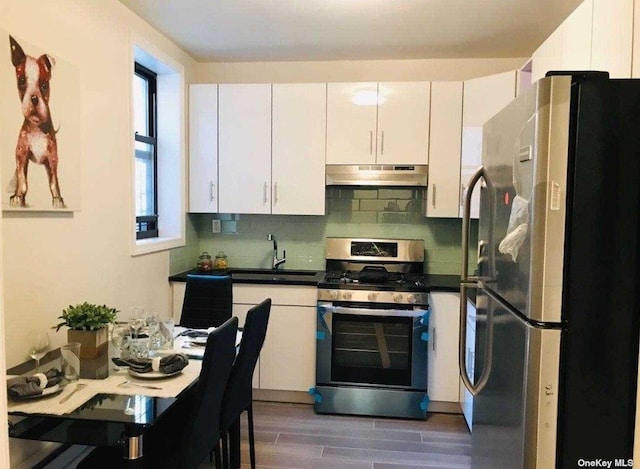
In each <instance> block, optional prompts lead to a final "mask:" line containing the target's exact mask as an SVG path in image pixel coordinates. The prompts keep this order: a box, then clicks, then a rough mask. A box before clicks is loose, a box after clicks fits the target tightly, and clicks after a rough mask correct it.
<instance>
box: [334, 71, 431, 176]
mask: <svg viewBox="0 0 640 469" xmlns="http://www.w3.org/2000/svg"><path fill="white" fill-rule="evenodd" d="M430 97H431V86H430V83H429V82H396V83H329V84H328V85H327V164H409V165H426V164H427V162H428V152H429V107H430Z"/></svg>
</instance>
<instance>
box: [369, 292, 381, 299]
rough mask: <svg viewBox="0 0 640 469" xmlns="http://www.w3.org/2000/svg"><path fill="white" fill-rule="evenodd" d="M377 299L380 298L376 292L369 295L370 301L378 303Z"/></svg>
mask: <svg viewBox="0 0 640 469" xmlns="http://www.w3.org/2000/svg"><path fill="white" fill-rule="evenodd" d="M377 297H378V294H377V293H374V292H371V293H369V294H368V295H367V298H368V299H369V301H376V298H377Z"/></svg>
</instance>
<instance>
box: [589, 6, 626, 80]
mask: <svg viewBox="0 0 640 469" xmlns="http://www.w3.org/2000/svg"><path fill="white" fill-rule="evenodd" d="M592 1H593V29H592V46H591V68H592V69H593V70H605V71H607V72H609V75H610V76H611V78H631V54H632V44H633V0H592Z"/></svg>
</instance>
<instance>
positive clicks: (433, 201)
mask: <svg viewBox="0 0 640 469" xmlns="http://www.w3.org/2000/svg"><path fill="white" fill-rule="evenodd" d="M431 205H432V206H433V207H434V208H435V206H436V185H435V184H434V185H433V190H432V191H431Z"/></svg>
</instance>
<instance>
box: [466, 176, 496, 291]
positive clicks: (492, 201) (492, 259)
mask: <svg viewBox="0 0 640 469" xmlns="http://www.w3.org/2000/svg"><path fill="white" fill-rule="evenodd" d="M480 179H484V181H485V184H486V186H487V194H488V195H489V229H488V231H489V232H488V237H489V239H488V241H489V242H488V248H489V249H487V256H488V259H489V267H488V269H489V271H488V272H487V275H486V276H485V277H475V276H470V275H469V227H470V224H471V223H470V220H471V198H472V196H473V190H474V189H475V187H476V184H477V183H478V182H479V181H480ZM495 218H496V193H495V188H494V186H493V183H492V182H491V179H489V176H488V175H487V170H486V169H485V167H484V166H480V167H479V168H478V169H477V171H476V172H475V173H474V174H473V176H471V179H469V185H468V187H467V191H466V193H465V197H464V208H463V211H462V270H461V272H462V275H461V279H462V281H463V282H468V281H478V280H484V281H493V280H494V279H495V272H496V256H495V251H494V249H493V246H494V245H495V244H494V242H493V238H494V236H493V227H494V223H495Z"/></svg>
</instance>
